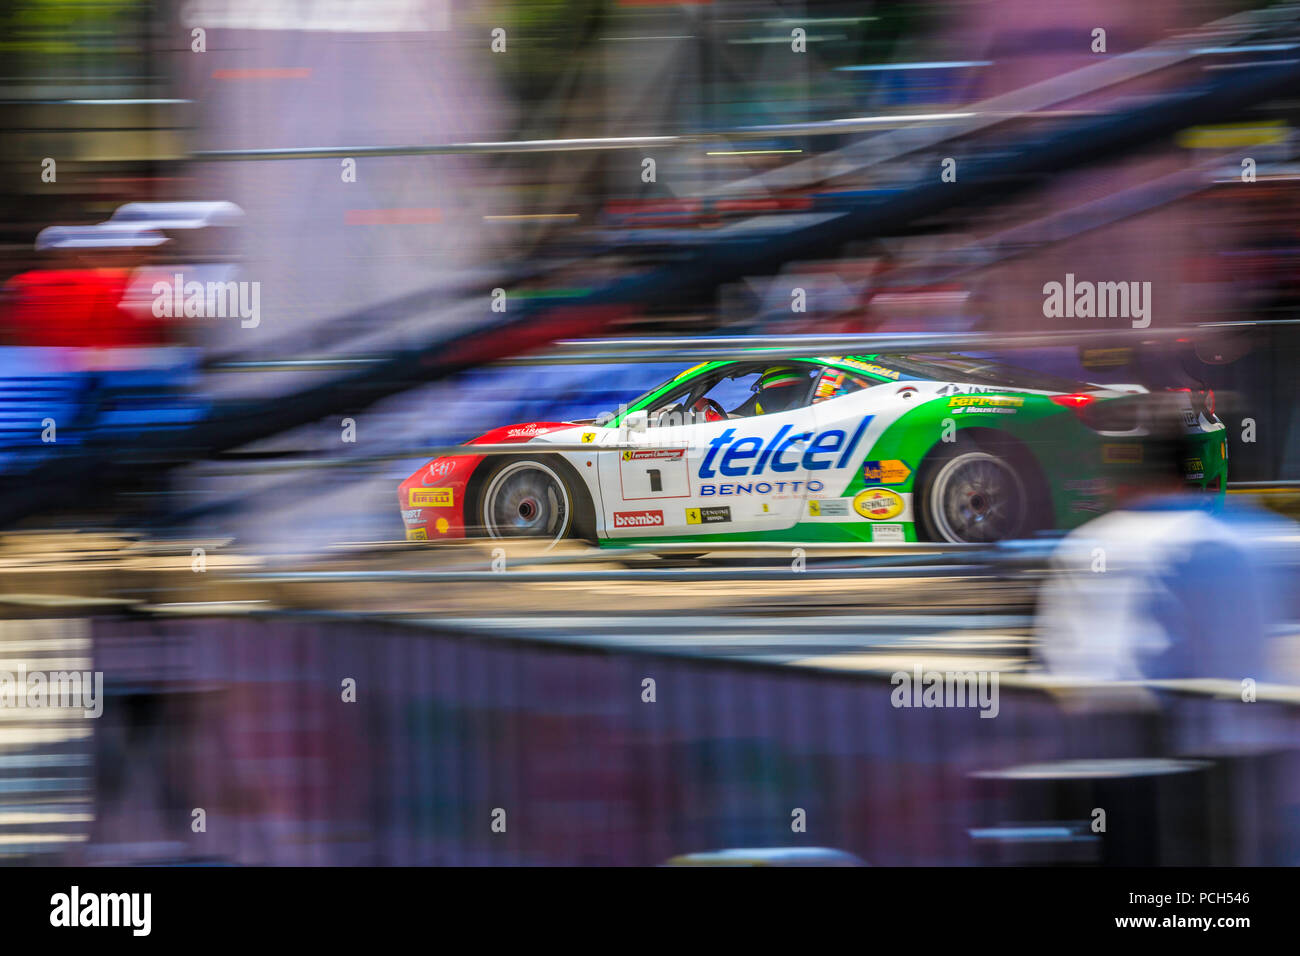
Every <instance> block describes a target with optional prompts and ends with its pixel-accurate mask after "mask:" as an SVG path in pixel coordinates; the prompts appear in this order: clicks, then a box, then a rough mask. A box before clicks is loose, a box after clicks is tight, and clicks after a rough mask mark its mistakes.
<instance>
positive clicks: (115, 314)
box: [0, 224, 169, 349]
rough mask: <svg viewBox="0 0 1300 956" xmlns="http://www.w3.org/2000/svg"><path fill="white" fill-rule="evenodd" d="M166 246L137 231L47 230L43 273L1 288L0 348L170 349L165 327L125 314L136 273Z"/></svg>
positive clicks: (157, 236)
mask: <svg viewBox="0 0 1300 956" xmlns="http://www.w3.org/2000/svg"><path fill="white" fill-rule="evenodd" d="M165 242H167V237H166V236H164V235H163V234H162V233H161V232H157V231H156V230H150V229H139V228H136V227H133V226H107V225H103V224H101V225H98V226H50V227H49V228H47V229H43V230H41V232H40V234H39V235H38V236H37V237H36V249H37V251H38V252H41V253H44V254H46V255H47V256H48V257H49V262H48V264H47V265H46V266H45V267H42V268H37V269H32V270H30V271H28V272H23V273H19V274H18V275H16V276H14V277H13V278H11V279H10V280H9V281H8V282H7V283H6V284H5V287H4V292H3V301H2V304H0V344H4V345H22V346H39V347H50V348H94V349H111V348H148V347H151V346H159V345H166V344H167V343H168V340H169V329H168V327H167V325H166V323H165V322H162V321H159V320H156V319H152V317H149V318H147V319H142V318H141V317H140V316H138V315H132V314H130V313H128V312H127V311H126V310H125V309H123V308H122V300H123V296H124V294H125V292H126V288H127V284H128V282H129V281H130V277H131V274H132V272H133V271H134V270H135V269H136V268H138V267H139V266H141V265H143V264H144V263H145V261H146V260H147V259H148V257H149V255H150V254H151V251H152V250H153V249H154V248H156V247H158V246H160V245H162V244H163V243H165Z"/></svg>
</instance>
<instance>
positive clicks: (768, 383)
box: [754, 365, 808, 415]
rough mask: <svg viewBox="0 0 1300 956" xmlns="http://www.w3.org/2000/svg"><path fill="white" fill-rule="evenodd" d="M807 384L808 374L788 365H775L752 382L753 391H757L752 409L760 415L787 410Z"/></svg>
mask: <svg viewBox="0 0 1300 956" xmlns="http://www.w3.org/2000/svg"><path fill="white" fill-rule="evenodd" d="M807 385H808V376H807V375H805V374H803V373H802V372H800V371H799V370H798V369H793V368H790V367H789V366H788V365H787V366H780V365H775V366H773V367H772V368H769V369H767V370H766V371H765V372H763V374H762V375H760V376H759V377H758V381H756V382H755V383H754V391H755V392H756V393H758V399H757V401H755V403H754V411H756V412H757V413H758V414H760V415H770V414H772V413H773V412H784V411H788V410H789V409H791V408H793V407H794V406H795V403H796V402H798V401H799V399H801V398H803V393H804V388H806V387H807Z"/></svg>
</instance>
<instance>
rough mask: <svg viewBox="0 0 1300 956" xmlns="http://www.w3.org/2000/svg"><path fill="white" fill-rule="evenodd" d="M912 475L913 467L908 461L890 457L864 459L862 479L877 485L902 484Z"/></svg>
mask: <svg viewBox="0 0 1300 956" xmlns="http://www.w3.org/2000/svg"><path fill="white" fill-rule="evenodd" d="M910 477H912V469H911V468H909V467H908V466H907V462H905V461H899V460H898V459H897V458H890V459H888V460H887V461H864V462H863V463H862V480H863V481H867V482H871V483H872V484H877V485H901V484H902V483H903V482H905V481H907V479H908V478H910Z"/></svg>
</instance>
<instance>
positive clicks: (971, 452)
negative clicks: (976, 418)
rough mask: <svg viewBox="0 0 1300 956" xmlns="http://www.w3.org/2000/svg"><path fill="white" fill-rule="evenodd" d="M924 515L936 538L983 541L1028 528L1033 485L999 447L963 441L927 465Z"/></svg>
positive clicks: (1032, 505)
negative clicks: (1029, 483) (990, 448)
mask: <svg viewBox="0 0 1300 956" xmlns="http://www.w3.org/2000/svg"><path fill="white" fill-rule="evenodd" d="M923 484H924V490H923V492H922V509H921V510H922V519H923V523H924V525H925V529H926V531H927V533H928V535H929V537H930V538H931V539H932V540H935V541H950V542H953V543H957V544H983V543H987V542H991V541H1001V540H1003V539H1004V538H1014V537H1017V536H1019V535H1022V534H1025V533H1027V532H1028V531H1029V529H1030V527H1031V523H1032V518H1033V514H1034V502H1033V498H1032V495H1031V491H1030V488H1029V487H1028V486H1027V485H1026V482H1025V480H1024V479H1023V478H1022V477H1021V476H1020V473H1019V471H1018V469H1017V468H1016V464H1015V462H1013V461H1012V460H1011V459H1010V458H1009V457H1005V456H1003V455H1001V454H998V453H997V452H995V451H992V450H989V449H985V448H981V447H979V446H977V445H974V444H968V443H962V444H960V445H958V446H957V447H955V448H953V449H952V450H950V451H946V452H944V453H942V454H941V455H939V456H938V457H937V458H936V459H935V460H934V461H932V462H931V464H930V467H929V468H928V469H927V475H926V478H925V481H924V483H923Z"/></svg>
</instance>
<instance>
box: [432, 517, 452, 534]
mask: <svg viewBox="0 0 1300 956" xmlns="http://www.w3.org/2000/svg"><path fill="white" fill-rule="evenodd" d="M434 527H436V528H437V529H438V534H446V533H447V529H448V528H450V527H451V522H450V521H448V520H447V519H446V518H439V519H438V520H437V521H435V522H434Z"/></svg>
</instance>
